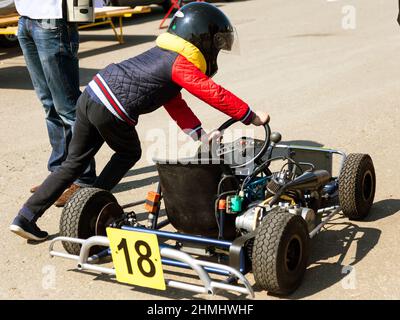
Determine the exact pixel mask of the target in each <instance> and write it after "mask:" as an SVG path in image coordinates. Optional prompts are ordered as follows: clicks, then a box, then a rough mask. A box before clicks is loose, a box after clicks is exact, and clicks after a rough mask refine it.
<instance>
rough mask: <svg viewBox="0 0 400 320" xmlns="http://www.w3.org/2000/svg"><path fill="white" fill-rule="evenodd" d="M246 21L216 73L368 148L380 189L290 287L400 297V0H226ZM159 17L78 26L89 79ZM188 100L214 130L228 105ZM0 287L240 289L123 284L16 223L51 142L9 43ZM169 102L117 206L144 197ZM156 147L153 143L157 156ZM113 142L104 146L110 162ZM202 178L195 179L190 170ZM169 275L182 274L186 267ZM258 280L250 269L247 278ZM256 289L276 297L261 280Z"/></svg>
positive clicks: (277, 117)
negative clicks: (35, 239)
mask: <svg viewBox="0 0 400 320" xmlns="http://www.w3.org/2000/svg"><path fill="white" fill-rule="evenodd" d="M217 4H218V5H219V6H220V8H221V9H222V10H224V12H226V14H227V15H228V16H229V17H231V19H232V21H233V22H234V24H235V25H236V27H237V30H238V33H239V37H240V46H241V55H240V56H235V55H221V56H220V59H219V61H220V72H219V73H218V75H217V76H216V77H215V80H216V81H217V82H219V83H221V84H222V85H224V86H225V87H227V88H228V89H230V90H231V91H233V92H234V93H236V94H237V95H238V96H240V97H241V98H243V99H244V100H245V101H247V102H248V103H249V104H250V105H251V106H252V108H253V109H255V110H265V111H267V112H268V113H269V114H270V115H271V127H272V129H273V130H275V131H279V132H281V133H282V135H283V138H284V140H285V141H291V142H297V143H301V144H309V145H318V146H326V147H332V148H337V149H340V150H343V151H345V152H348V153H350V152H355V153H357V152H361V153H369V154H370V155H371V157H372V159H373V161H374V164H375V168H376V175H377V191H376V198H375V203H374V205H373V208H372V210H371V213H370V215H369V217H368V218H367V219H366V221H363V222H350V221H348V220H347V219H345V218H343V217H341V216H338V217H337V218H336V219H335V220H333V221H332V223H330V224H329V225H328V226H327V227H326V230H324V231H323V232H321V233H320V234H319V235H318V236H317V237H316V238H315V239H314V240H313V244H312V256H311V260H310V266H309V267H308V269H307V272H306V275H305V278H304V281H303V283H302V285H301V286H300V288H299V289H298V290H297V291H296V292H295V293H294V294H293V295H291V296H289V297H287V298H288V299H399V298H400V289H399V288H400V271H399V268H398V265H399V264H400V255H399V248H398V241H399V223H400V217H399V210H400V192H399V189H400V173H399V169H398V165H399V160H398V159H399V156H400V129H399V127H398V123H399V120H400V98H399V94H398V93H399V92H400V90H399V89H400V82H399V81H398V75H399V72H398V70H399V64H400V61H399V60H398V56H397V54H398V52H399V50H400V34H399V32H400V29H399V26H398V24H397V22H396V18H397V13H398V7H397V3H395V1H383V0H379V1H377V0H375V1H372V0H367V1H366V0H363V1H361V0H340V1H330V2H328V1H324V0H308V1H306V2H304V1H296V0H287V1H280V0H268V1H265V0H250V1H235V2H230V3H225V2H218V3H217ZM161 17H162V13H161V11H159V10H158V9H157V10H155V12H153V13H151V14H146V15H143V16H140V17H134V18H132V19H128V20H126V21H125V25H126V26H125V28H124V33H125V40H126V42H125V44H123V45H119V44H117V43H116V42H115V39H114V37H113V34H112V31H111V30H110V29H108V28H97V29H93V30H87V31H82V32H81V45H80V51H79V56H80V67H81V85H82V89H83V88H84V86H85V85H86V84H87V83H88V81H90V79H91V78H92V76H93V75H94V74H95V73H96V72H97V71H98V70H99V69H101V68H103V67H105V66H106V65H108V64H109V63H111V62H118V61H121V60H124V59H126V58H129V57H131V56H134V55H136V54H139V53H141V52H143V51H144V50H146V49H148V48H150V47H152V46H153V45H154V40H155V39H156V37H157V35H158V34H160V32H161V31H160V30H158V24H159V21H160V19H161ZM184 97H185V98H186V99H187V101H188V103H189V105H190V106H191V107H192V109H193V110H194V112H195V113H196V114H197V115H198V116H199V118H200V119H201V120H202V122H203V124H204V127H205V128H207V129H213V128H216V127H218V125H219V124H221V123H222V122H224V121H225V120H226V117H225V116H224V115H223V114H221V113H218V112H217V111H215V110H213V109H212V108H210V107H209V106H207V105H205V104H204V103H202V102H201V101H199V100H197V99H196V98H194V97H192V96H190V94H188V93H184ZM0 101H1V107H0V146H1V148H0V210H1V214H0V226H1V229H2V232H1V233H0V243H1V248H2V250H1V251H2V255H1V258H0V261H1V263H0V275H1V281H0V297H1V298H3V299H146V300H150V299H243V298H244V297H243V296H240V295H236V294H233V293H227V292H219V293H218V294H217V295H216V296H214V297H210V296H205V295H197V294H192V293H190V292H185V291H180V290H174V289H168V290H167V291H157V290H153V289H146V288H141V287H138V286H135V287H133V286H128V285H121V284H119V283H117V282H116V281H115V280H114V279H113V278H110V277H108V276H104V275H100V274H97V273H92V272H78V271H77V270H76V268H75V264H74V262H72V261H67V260H62V259H56V258H54V259H51V258H50V257H49V255H48V242H44V243H40V244H32V243H27V242H26V241H25V240H23V239H21V238H19V237H16V236H15V235H13V234H11V233H10V232H9V231H8V225H9V224H10V223H11V221H12V219H13V217H14V216H15V215H16V213H17V212H18V210H19V208H20V207H21V205H22V204H23V203H24V201H25V200H26V199H27V197H28V196H29V188H30V187H31V186H33V185H36V184H38V183H40V182H41V181H42V180H43V179H44V178H45V177H46V176H47V174H48V173H47V169H46V164H47V159H48V156H49V152H50V147H49V143H48V138H47V131H46V128H45V122H44V113H43V110H42V107H41V105H40V103H39V101H38V99H37V97H36V95H35V93H34V91H33V88H32V85H31V82H30V79H29V75H28V73H27V70H26V67H25V63H24V59H23V56H22V55H21V52H20V51H19V50H18V49H3V48H2V49H0ZM171 123H172V122H171V120H170V119H169V117H168V115H167V114H166V112H165V111H164V110H163V109H160V110H158V111H156V112H155V113H152V114H148V115H144V116H142V117H141V119H140V123H139V125H138V132H139V135H140V137H141V139H142V148H143V150H144V153H143V154H144V155H145V156H144V157H143V158H142V160H141V161H140V162H139V163H138V164H137V165H136V166H135V167H134V168H133V169H132V170H131V171H130V172H129V173H128V174H127V176H126V177H125V178H124V179H123V180H122V181H121V183H120V185H119V186H118V187H117V188H116V189H115V190H114V193H115V196H116V197H117V198H118V200H119V202H120V203H121V204H124V203H128V202H131V201H134V200H139V199H143V198H144V197H145V195H146V193H147V191H149V190H154V189H155V188H156V182H157V172H156V171H155V168H154V166H153V164H152V163H151V162H149V161H148V160H147V159H148V158H151V152H150V151H151V150H153V149H152V143H153V142H152V141H151V136H149V135H150V134H149V132H151V130H152V129H154V128H157V129H161V130H164V131H165V132H170V131H169V130H170V128H172V127H173V124H171ZM149 153H150V154H149ZM110 155H111V151H110V150H109V149H108V148H107V147H103V149H102V150H101V151H100V152H99V154H98V155H97V156H96V160H97V164H98V168H102V167H103V166H104V165H105V163H106V162H107V160H108V159H109V157H110ZM194 183H195V182H194ZM61 212H62V210H61V209H58V208H55V207H52V208H51V209H49V210H48V212H47V213H46V214H45V215H44V216H43V217H42V218H41V219H40V220H39V226H40V227H41V228H43V229H45V230H47V231H49V233H50V234H51V235H52V237H54V236H56V235H57V233H58V230H59V218H60V214H61ZM169 276H171V277H173V278H174V277H175V278H178V279H182V276H181V275H180V274H177V273H176V270H175V272H170V273H169ZM249 279H250V281H251V282H253V279H252V277H251V276H249ZM256 299H280V298H278V297H274V296H270V295H268V294H267V293H266V292H264V291H257V292H256Z"/></svg>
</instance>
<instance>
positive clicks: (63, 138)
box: [18, 17, 96, 185]
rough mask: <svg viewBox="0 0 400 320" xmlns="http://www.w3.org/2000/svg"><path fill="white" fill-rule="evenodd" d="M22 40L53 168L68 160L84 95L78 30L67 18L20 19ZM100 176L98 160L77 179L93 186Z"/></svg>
mask: <svg viewBox="0 0 400 320" xmlns="http://www.w3.org/2000/svg"><path fill="white" fill-rule="evenodd" d="M18 37H19V40H20V43H21V47H22V49H23V52H24V57H25V59H26V63H27V66H28V69H29V73H30V75H31V78H32V82H33V84H34V87H35V90H36V92H37V94H38V96H39V98H40V100H41V101H42V103H43V106H44V108H45V111H46V124H47V130H48V133H49V139H50V144H51V146H52V154H51V156H50V159H49V163H48V168H49V171H54V170H56V168H58V167H59V166H60V165H61V163H62V162H63V161H64V160H65V159H66V156H67V152H68V145H69V143H70V140H71V137H72V129H73V125H74V122H75V105H76V100H77V99H78V97H79V95H80V91H79V74H78V68H79V66H78V59H77V50H78V43H79V39H78V33H77V30H76V28H75V26H74V25H70V24H67V23H66V22H65V20H62V19H56V20H54V19H53V20H52V19H50V20H31V19H28V18H24V17H22V18H21V19H20V22H19V35H18ZM95 177H96V174H95V164H94V160H92V161H91V165H90V166H89V167H88V168H87V169H86V171H85V172H84V174H83V175H82V176H81V177H80V179H78V180H77V183H78V184H80V185H90V184H92V183H93V182H94V180H95Z"/></svg>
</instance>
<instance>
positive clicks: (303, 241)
mask: <svg viewBox="0 0 400 320" xmlns="http://www.w3.org/2000/svg"><path fill="white" fill-rule="evenodd" d="M309 252H310V237H309V234H308V230H307V224H306V222H305V221H304V219H303V218H302V217H301V216H298V215H294V214H291V213H289V212H286V211H283V210H278V211H277V212H271V213H270V214H269V215H267V216H266V218H265V219H264V221H263V223H262V224H261V225H260V226H259V227H258V228H257V233H256V236H255V239H254V248H253V258H252V267H253V274H254V278H255V281H256V284H257V286H258V287H260V288H261V289H263V290H267V291H268V292H269V293H272V294H276V295H288V294H290V293H292V292H293V291H295V290H296V289H297V288H298V287H299V285H300V284H301V281H302V279H303V276H304V274H305V271H306V269H307V265H308V257H309Z"/></svg>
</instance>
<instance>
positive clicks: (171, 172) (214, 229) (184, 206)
mask: <svg viewBox="0 0 400 320" xmlns="http://www.w3.org/2000/svg"><path fill="white" fill-rule="evenodd" d="M155 162H156V167H157V170H158V174H159V177H160V184H161V192H162V195H163V200H164V204H165V210H166V213H167V216H168V219H169V221H170V222H171V224H172V225H173V226H174V227H175V229H176V230H178V231H179V232H182V233H186V234H191V235H201V236H207V237H217V236H218V231H219V228H218V224H217V220H216V215H215V202H216V199H217V193H218V184H219V182H220V180H221V177H222V176H223V175H232V171H231V168H230V167H229V166H228V165H225V164H213V163H211V161H208V162H207V163H204V162H203V163H188V162H187V161H184V162H183V161H180V160H178V161H176V160H175V161H173V162H170V161H168V160H167V161H161V160H155ZM225 182H226V183H225ZM237 188H238V185H237V182H236V180H235V179H226V180H225V181H224V184H223V191H224V192H225V191H232V190H237ZM234 220H235V217H234V216H232V215H227V216H226V219H225V224H224V238H225V239H230V238H234V237H235V234H236V231H235V224H234Z"/></svg>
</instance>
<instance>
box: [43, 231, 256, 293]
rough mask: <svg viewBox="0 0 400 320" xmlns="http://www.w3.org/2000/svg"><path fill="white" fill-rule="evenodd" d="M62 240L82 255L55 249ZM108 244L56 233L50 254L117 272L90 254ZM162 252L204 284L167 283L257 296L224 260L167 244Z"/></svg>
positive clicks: (102, 239)
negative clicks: (215, 273) (220, 277)
mask: <svg viewBox="0 0 400 320" xmlns="http://www.w3.org/2000/svg"><path fill="white" fill-rule="evenodd" d="M61 241H64V242H71V243H77V244H80V245H81V250H80V254H79V256H78V255H72V254H68V253H65V252H60V251H56V250H54V245H55V244H56V243H57V242H61ZM109 245H110V242H109V240H108V238H107V237H104V236H93V237H90V238H88V239H86V240H83V239H77V238H69V237H57V238H55V239H53V240H52V241H51V243H50V256H51V257H61V258H65V259H70V260H74V261H76V262H77V268H78V269H79V270H91V271H96V272H101V273H105V274H109V275H113V276H115V274H116V273H115V269H114V268H108V267H102V266H98V265H96V264H94V263H95V262H96V261H97V260H98V259H99V256H98V255H95V256H91V257H89V252H90V248H92V247H93V246H104V247H109ZM108 254H109V250H108V252H107V250H106V254H105V255H108ZM160 255H161V258H164V259H171V260H173V261H175V262H177V263H181V265H182V266H184V267H186V268H190V269H192V270H193V271H194V272H195V273H196V274H197V276H198V277H199V280H200V282H201V285H197V284H191V283H187V282H181V281H176V280H168V279H165V283H166V285H167V286H168V287H172V288H178V289H183V290H188V291H192V292H196V293H205V294H212V295H213V294H215V292H216V290H218V289H219V290H226V291H234V292H238V293H241V294H245V295H250V296H251V297H252V298H254V291H253V288H252V286H251V285H250V283H249V281H248V280H247V279H246V278H245V276H244V275H243V274H242V273H241V272H239V271H238V270H236V269H234V268H232V267H229V266H226V265H223V264H218V263H213V262H208V261H204V260H198V259H194V258H193V257H191V256H190V255H189V254H187V253H185V252H182V251H179V250H177V249H172V248H168V247H160ZM207 270H219V271H221V273H222V272H223V273H226V274H227V275H229V277H233V278H236V279H237V280H238V283H242V285H236V284H231V283H229V282H228V281H216V280H213V279H211V278H210V275H209V272H208V271H207Z"/></svg>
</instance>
